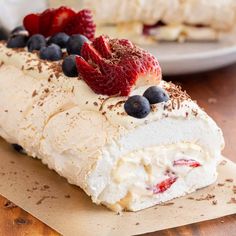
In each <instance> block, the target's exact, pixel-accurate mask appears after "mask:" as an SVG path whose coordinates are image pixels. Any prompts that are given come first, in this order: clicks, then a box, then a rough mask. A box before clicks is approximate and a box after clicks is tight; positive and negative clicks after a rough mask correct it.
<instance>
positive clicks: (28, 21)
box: [23, 14, 39, 35]
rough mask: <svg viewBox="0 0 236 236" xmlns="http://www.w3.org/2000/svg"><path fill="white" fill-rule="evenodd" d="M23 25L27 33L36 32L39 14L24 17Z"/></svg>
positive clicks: (37, 30)
mask: <svg viewBox="0 0 236 236" xmlns="http://www.w3.org/2000/svg"><path fill="white" fill-rule="evenodd" d="M23 25H24V27H25V29H26V30H27V31H28V32H29V35H33V34H37V33H38V32H39V15H38V14H29V15H27V16H25V17H24V19H23Z"/></svg>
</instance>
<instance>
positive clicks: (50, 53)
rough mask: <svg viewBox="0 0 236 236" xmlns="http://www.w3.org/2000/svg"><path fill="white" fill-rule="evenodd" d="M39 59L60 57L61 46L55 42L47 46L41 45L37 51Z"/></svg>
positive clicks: (54, 59) (55, 59)
mask: <svg viewBox="0 0 236 236" xmlns="http://www.w3.org/2000/svg"><path fill="white" fill-rule="evenodd" d="M39 56H40V58H41V59H44V60H49V61H58V60H61V59H62V51H61V48H60V47H59V46H58V45H56V44H51V45H49V46H48V47H43V48H41V49H40V51H39Z"/></svg>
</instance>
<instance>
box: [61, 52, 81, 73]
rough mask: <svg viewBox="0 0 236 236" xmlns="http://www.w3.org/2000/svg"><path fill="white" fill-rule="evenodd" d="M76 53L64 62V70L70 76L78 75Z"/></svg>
mask: <svg viewBox="0 0 236 236" xmlns="http://www.w3.org/2000/svg"><path fill="white" fill-rule="evenodd" d="M75 57H76V56H75V55H70V56H68V57H66V58H65V59H64V61H63V62H62V71H63V72H64V74H65V75H66V76H68V77H77V76H78V71H77V67H76V62H75Z"/></svg>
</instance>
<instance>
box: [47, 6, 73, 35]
mask: <svg viewBox="0 0 236 236" xmlns="http://www.w3.org/2000/svg"><path fill="white" fill-rule="evenodd" d="M74 15H75V12H74V11H73V10H71V9H70V8H68V7H60V8H58V9H56V10H55V11H54V14H53V19H52V25H51V30H50V35H54V34H56V33H59V32H63V31H64V28H65V27H66V25H67V24H68V22H69V21H70V20H71V19H72V18H73V17H74Z"/></svg>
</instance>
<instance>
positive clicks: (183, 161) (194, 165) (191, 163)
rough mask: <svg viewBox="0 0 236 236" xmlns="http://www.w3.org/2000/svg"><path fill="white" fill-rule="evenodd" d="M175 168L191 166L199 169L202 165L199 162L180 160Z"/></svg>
mask: <svg viewBox="0 0 236 236" xmlns="http://www.w3.org/2000/svg"><path fill="white" fill-rule="evenodd" d="M173 165H174V166H189V167H193V168H196V167H199V166H201V164H200V163H199V162H198V161H195V160H193V159H179V160H176V161H174V163H173Z"/></svg>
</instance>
